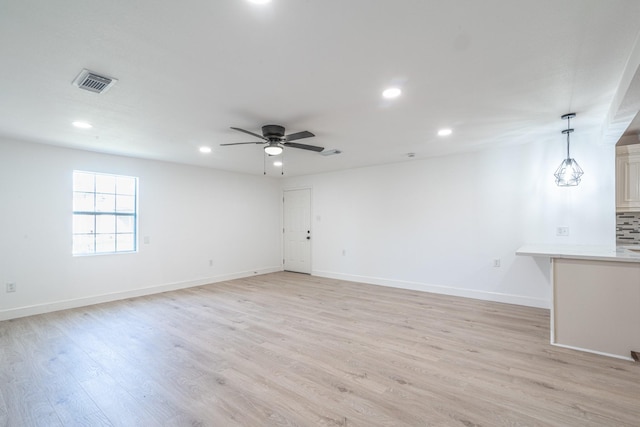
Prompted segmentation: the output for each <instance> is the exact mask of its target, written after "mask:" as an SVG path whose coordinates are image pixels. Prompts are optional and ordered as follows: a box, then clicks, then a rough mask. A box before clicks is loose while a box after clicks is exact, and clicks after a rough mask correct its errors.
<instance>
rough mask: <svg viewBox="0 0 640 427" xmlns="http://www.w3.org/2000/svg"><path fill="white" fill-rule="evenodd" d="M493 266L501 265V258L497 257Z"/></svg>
mask: <svg viewBox="0 0 640 427" xmlns="http://www.w3.org/2000/svg"><path fill="white" fill-rule="evenodd" d="M493 266H494V267H500V258H496V259H494V260H493Z"/></svg>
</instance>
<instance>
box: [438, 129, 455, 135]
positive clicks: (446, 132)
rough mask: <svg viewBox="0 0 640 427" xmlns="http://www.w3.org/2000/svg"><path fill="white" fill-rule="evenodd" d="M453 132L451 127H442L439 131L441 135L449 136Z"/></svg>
mask: <svg viewBox="0 0 640 427" xmlns="http://www.w3.org/2000/svg"><path fill="white" fill-rule="evenodd" d="M452 133H453V131H452V130H451V129H440V130H439V131H438V135H439V136H448V135H451V134H452Z"/></svg>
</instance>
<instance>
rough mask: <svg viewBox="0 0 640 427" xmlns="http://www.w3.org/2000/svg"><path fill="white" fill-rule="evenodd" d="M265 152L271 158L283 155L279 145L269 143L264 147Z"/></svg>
mask: <svg viewBox="0 0 640 427" xmlns="http://www.w3.org/2000/svg"><path fill="white" fill-rule="evenodd" d="M264 152H265V153H267V154H268V155H270V156H277V155H278V154H280V153H282V147H281V146H280V145H279V144H277V143H269V145H266V146H265V147H264Z"/></svg>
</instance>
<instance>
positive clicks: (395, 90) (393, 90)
mask: <svg viewBox="0 0 640 427" xmlns="http://www.w3.org/2000/svg"><path fill="white" fill-rule="evenodd" d="M401 94H402V91H401V90H400V88H399V87H390V88H388V89H385V90H384V91H383V92H382V97H383V98H386V99H393V98H397V97H399V96H400V95H401Z"/></svg>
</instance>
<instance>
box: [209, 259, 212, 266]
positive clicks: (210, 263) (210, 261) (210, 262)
mask: <svg viewBox="0 0 640 427" xmlns="http://www.w3.org/2000/svg"><path fill="white" fill-rule="evenodd" d="M209 267H213V260H212V259H210V260H209Z"/></svg>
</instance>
